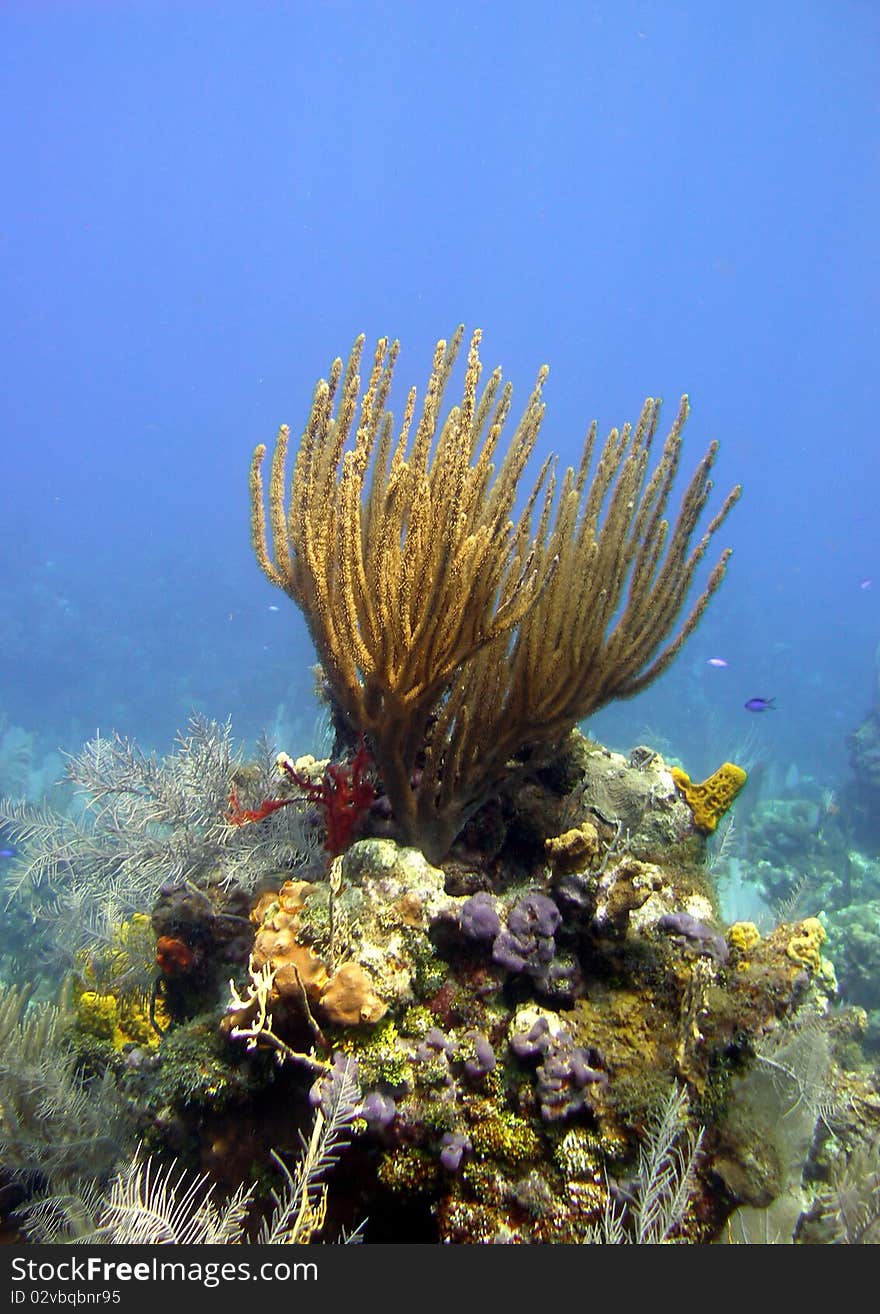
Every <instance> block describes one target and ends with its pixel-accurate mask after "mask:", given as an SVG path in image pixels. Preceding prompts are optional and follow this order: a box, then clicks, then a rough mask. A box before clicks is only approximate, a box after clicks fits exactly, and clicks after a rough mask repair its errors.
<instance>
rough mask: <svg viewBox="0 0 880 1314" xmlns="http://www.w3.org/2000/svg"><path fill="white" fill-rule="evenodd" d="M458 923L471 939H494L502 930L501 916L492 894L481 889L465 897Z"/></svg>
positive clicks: (464, 933)
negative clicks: (467, 897)
mask: <svg viewBox="0 0 880 1314" xmlns="http://www.w3.org/2000/svg"><path fill="white" fill-rule="evenodd" d="M458 924H459V926H460V927H461V931H462V934H463V935H466V936H467V938H468V939H469V940H494V939H495V936H496V935H497V934H498V932H499V931H500V930H501V918H500V917H499V916H498V913H497V911H496V908H495V900H494V898H493V897H492V895H491V894H488V893H487V892H486V891H485V890H479V891H478V892H477V893H476V894H472V895H471V897H470V898H469V899H465V901H464V903H463V904H462V905H461V908H460V909H459V914H458Z"/></svg>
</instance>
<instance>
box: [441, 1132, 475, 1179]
mask: <svg viewBox="0 0 880 1314" xmlns="http://www.w3.org/2000/svg"><path fill="white" fill-rule="evenodd" d="M440 1144H441V1146H442V1149H441V1151H440V1162H441V1163H442V1165H443V1167H444V1168H445V1169H446V1170H447V1172H450V1173H457V1172H458V1170H459V1168H460V1167H461V1161H462V1159H463V1158H464V1155H465V1152H466V1151H469V1150H471V1149H473V1146H472V1145H471V1138H470V1137H469V1136H463V1135H462V1133H461V1132H444V1133H443V1136H442V1138H441V1140H440Z"/></svg>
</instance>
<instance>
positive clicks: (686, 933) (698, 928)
mask: <svg viewBox="0 0 880 1314" xmlns="http://www.w3.org/2000/svg"><path fill="white" fill-rule="evenodd" d="M657 930H658V931H665V932H666V933H667V934H668V935H680V936H683V938H684V939H685V940H686V941H687V943H688V944H689V945H690V946H691V947H692V948H693V949H696V951H697V953H698V954H702V955H704V957H706V958H712V959H714V960H715V962H716V963H717V964H718V965H719V967H720V966H723V964H724V963H726V962H727V960H728V958H729V957H730V949H729V947H728V944H727V941H726V940H725V938H724V936H723V935H722V934H721V933H720V932H719V931H713V929H712V927H711V926H707V925H706V923H705V922H700V921H697V919H696V917H692V916H691V915H690V913H686V912H677V913H666V914H665V915H664V916H663V917H660V918H659V919H658V921H657Z"/></svg>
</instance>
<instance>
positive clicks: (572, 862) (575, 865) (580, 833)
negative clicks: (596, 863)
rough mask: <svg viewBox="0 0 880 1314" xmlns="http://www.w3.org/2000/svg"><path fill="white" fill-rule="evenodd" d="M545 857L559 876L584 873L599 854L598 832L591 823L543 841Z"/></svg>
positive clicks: (586, 822)
mask: <svg viewBox="0 0 880 1314" xmlns="http://www.w3.org/2000/svg"><path fill="white" fill-rule="evenodd" d="M544 848H545V849H546V850H547V857H548V858H549V859H550V861H551V863H552V864H553V869H554V871H556V872H557V873H558V874H559V875H562V876H565V875H567V874H568V873H569V872H576V871H584V870H586V868H587V867H589V865H590V863H591V861H592V860H593V858H594V857H596V855H597V854H598V852H599V832H598V830H597V829H596V827H595V826H594V825H593V823H592V821H582V822H581V824H580V825H579V826H573V827H572V828H571V829H570V830H565V831H563V832H562V834H561V835H554V836H553V837H552V838H551V839H548V840H545V841H544Z"/></svg>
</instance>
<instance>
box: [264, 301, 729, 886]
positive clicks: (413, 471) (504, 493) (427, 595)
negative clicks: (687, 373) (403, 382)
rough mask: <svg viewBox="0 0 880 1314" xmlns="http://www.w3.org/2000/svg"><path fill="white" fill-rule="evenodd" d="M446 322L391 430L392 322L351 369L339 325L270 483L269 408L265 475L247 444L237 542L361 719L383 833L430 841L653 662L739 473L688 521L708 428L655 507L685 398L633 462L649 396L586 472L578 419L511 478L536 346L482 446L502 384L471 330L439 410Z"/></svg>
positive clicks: (673, 458) (529, 423) (278, 450)
mask: <svg viewBox="0 0 880 1314" xmlns="http://www.w3.org/2000/svg"><path fill="white" fill-rule="evenodd" d="M462 339H463V329H462V328H461V327H459V329H458V330H457V331H456V333H455V334H454V336H453V338H452V339H451V341H449V342H446V341H441V342H439V343H438V344H437V348H436V351H435V353H434V360H433V366H432V369H431V373H430V376H429V379H428V383H427V387H426V389H425V392H424V397H423V399H422V401H421V404H420V405H419V404H418V403H417V396H416V390H415V389H412V390H411V391H410V392H409V394H408V395H407V399H406V402H405V405H404V411H403V417H402V421H401V423H400V425H399V427H398V428H397V430H396V432H395V424H394V419H393V416H392V414H391V412H390V411H389V410H388V409H387V401H388V395H389V392H390V389H391V383H392V376H393V373H394V368H395V365H396V362H397V357H398V350H399V349H398V344H397V343H396V342H393V343H392V342H389V341H388V339H385V338H382V339H380V340H379V342H378V343H377V346H376V350H375V353H374V356H373V361H372V365H371V366H370V367H369V372H368V377H367V381H366V386H365V387H364V388H362V387H361V378H360V367H361V353H362V350H363V345H364V339H363V337H360V338H358V339H357V340H356V342H355V345H354V347H353V349H352V351H351V354H350V355H349V357H348V360H347V362H346V363H345V364H344V365H343V362H342V360H341V359H337V360H336V361H334V363H333V366H332V368H331V370H330V374H329V377H328V379H326V380H324V379H322V380H319V382H318V384H317V385H316V388H315V393H314V399H313V403H312V409H311V412H310V414H309V417H308V420H307V421H306V426H305V429H304V431H303V435H302V438H301V441H300V445H299V448H298V451H297V453H296V456H295V458H294V461H293V471H292V475H291V476H290V479H289V487H288V476H287V473H286V471H287V463H288V449H289V446H290V430H289V428H288V426H287V425H282V426H281V428H280V429H279V431H278V436H277V439H276V443H275V450H274V453H273V457H272V463H271V473H270V477H269V485H268V495H266V492H265V491H264V484H263V475H262V467H263V462H264V459H265V456H266V449H265V447H264V446H259V447H258V448H257V449H256V451H255V453H254V458H253V462H252V465H251V478H250V486H251V521H252V537H253V544H254V549H255V552H256V555H257V560H258V561H259V564H260V566H261V568H262V570H263V572H264V573H265V575H266V576H267V578H268V579H269V580H270V581H271V582H272V583H273V584H276V585H277V586H278V587H279V588H281V589H283V590H284V591H285V592H286V593H287V594H288V595H289V596H290V597H291V598H292V599H293V600H294V602H296V603H297V605H298V606H299V607H300V608H301V609H302V611H303V614H304V615H305V618H306V621H307V623H308V626H309V629H310V632H311V635H312V638H313V640H314V643H315V647H316V649H317V651H318V655H319V657H320V660H321V663H322V666H323V670H324V676H325V679H326V681H327V685H328V687H329V692H330V695H331V697H332V700H333V703H334V705H335V708H336V709H337V711H338V713H339V715H340V717H341V718H342V720H343V721H344V722H345V724H346V726H347V728H348V731H349V735H350V736H353V735H355V734H364V735H366V737H367V741H368V743H369V745H370V749H371V752H372V754H373V757H374V759H375V763H376V768H377V772H378V777H379V780H380V782H381V787H382V789H383V791H384V795H385V797H386V798H387V801H388V804H389V809H390V813H391V816H392V818H393V824H394V828H395V834H396V837H397V838H398V839H400V840H401V841H402V842H403V843H405V844H412V845H416V846H417V847H419V848H421V849H422V851H423V852H424V853H425V854H426V856H427V857H428V858H429V859H430V860H431V861H434V862H436V861H438V860H439V859H441V858H443V857H445V856H446V854H447V853H448V852H449V849H450V847H451V845H452V843H453V841H454V840H455V838H456V836H457V835H458V834H459V833H460V831H461V830H462V828H463V826H464V825H465V823H466V822H467V821H468V819H469V818H470V817H471V816H472V815H473V814H474V813H475V812H476V811H477V810H478V809H479V808H480V807H481V806H482V805H483V804H484V803H485V802H486V801H487V800H488V799H490V798H492V797H493V796H497V795H498V793H499V791H503V790H506V789H509V788H510V786H511V784H512V782H513V780H514V778H515V777H516V776H518V775H522V774H524V773H525V772H526V771H527V770H529V771H534V769H535V767H536V766H537V765H538V760H539V758H540V757H542V756H543V757H545V758H548V759H549V757H550V756H552V751H553V748H554V747H555V745H557V744H558V743H559V742H560V740H561V739H562V738H563V737H564V736H565V734H567V732H568V731H569V730H570V729H571V728H572V727H573V726H574V725H575V724H576V723H577V722H578V721H579V720H582V719H583V718H585V717H586V716H588V715H589V714H590V713H591V712H594V711H595V710H596V709H597V708H599V707H601V706H603V705H604V704H605V703H608V702H609V701H611V700H612V699H615V698H628V697H631V696H632V695H633V694H636V693H638V692H639V691H640V690H642V689H644V688H646V687H647V685H649V684H650V683H651V682H652V681H653V680H655V679H656V678H657V676H659V675H660V674H661V673H662V672H663V671H665V670H666V668H667V667H668V666H669V664H670V662H672V660H673V659H674V657H675V655H676V654H677V652H678V651H679V649H680V648H681V646H682V644H683V643H684V642H685V640H686V639H687V637H688V635H689V634H690V633H691V632H692V631H693V629H694V628H695V626H696V625H697V623H698V621H699V619H700V617H701V616H702V614H703V612H704V610H705V608H706V606H707V604H708V602H709V599H710V598H711V596H712V594H713V593H714V592H715V591H716V589H717V588H718V586H719V585H720V583H721V580H722V578H723V576H724V571H725V566H726V563H727V560H728V557H729V555H730V551H729V549H725V550H724V551H723V552H722V553H721V555H720V558H719V560H718V562H717V564H716V565H715V567H714V569H713V570H712V571H711V572H710V573H709V575H708V578H707V580H706V582H705V585H704V587H703V590H702V592H701V593H700V594H699V596H698V597H697V598H696V600H695V601H694V602H693V603H692V605H691V607H690V610H689V611H687V612H684V608H685V601H686V597H687V594H688V592H689V589H690V587H691V585H692V583H693V582H694V579H695V576H696V573H697V570H698V567H699V566H700V564H701V562H702V560H703V557H704V556H705V553H706V551H707V548H708V546H709V543H710V541H711V539H712V537H713V535H714V534H715V533H716V531H717V530H718V529H719V527H720V526H721V524H722V522H723V521H724V519H725V518H726V516H727V514H728V512H729V511H730V509H731V507H732V506H733V504H734V502H735V501H736V500H737V498H738V496H739V491H740V490H739V488H738V487H736V488H734V489H733V490H732V492H731V493H730V494H729V495H728V496H727V498H726V499H725V500H724V501H723V502H722V504H721V506H720V508H719V509H718V511H717V512H716V514H715V515H714V516H713V517H712V518H711V519H710V520H709V522H708V524H707V525H706V526H705V529H704V530H703V532H702V534H701V535H700V536H699V537H696V539H695V536H696V535H697V533H698V525H699V522H700V519H701V516H702V513H703V511H704V509H705V507H706V503H707V501H708V498H709V493H710V491H711V488H712V481H711V478H710V472H711V469H712V466H713V464H714V461H715V456H716V451H717V444H715V443H711V444H710V446H709V449H708V451H707V452H706V454H705V456H704V457H703V459H702V460H701V461H700V463H699V464H698V466H697V468H696V471H695V473H694V474H693V476H692V478H691V480H690V482H689V483H688V485H687V487H686V489H685V492H684V495H683V499H682V502H681V506H680V509H679V512H678V517H677V519H676V520H675V522H674V524H672V525H671V526H670V523H669V521H668V520H667V518H666V509H667V503H668V500H669V497H670V494H671V491H672V485H673V481H674V479H675V475H676V471H677V468H678V464H679V457H680V449H681V442H682V431H683V428H684V424H685V420H686V418H687V414H688V403H687V398H682V401H681V404H680V406H679V409H678V413H677V415H676V417H675V419H674V421H673V424H672V428H671V430H670V432H669V435H668V437H667V438H666V440H665V442H664V444H663V447H662V451H661V454H660V457H659V460H658V462H657V464H656V465H655V467H654V469H653V470H650V468H649V458H650V452H651V446H652V443H653V441H654V439H655V436H656V432H657V427H658V423H659V414H660V403H659V402H658V401H656V400H654V399H652V398H649V399H648V400H647V401H646V402H645V404H644V406H643V408H642V411H641V414H640V416H639V418H638V420H637V422H636V423H635V424H634V425H631V424H625V425H624V426H623V428H622V429H620V430H618V429H612V430H611V432H610V434H609V436H608V438H607V439H606V441H605V443H604V445H602V446H601V448H600V450H599V452H598V458H597V460H596V464H595V470H594V471H593V473H592V477H591V474H590V472H591V467H592V465H593V455H594V448H595V447H596V437H597V427H596V425H595V424H593V425H592V426H591V427H590V429H589V432H588V435H587V439H586V442H585V445H584V448H583V452H582V455H581V460H580V464H579V466H578V468H577V470H575V469H568V470H566V471H565V473H564V474H563V475H562V476H561V478H559V479H557V474H556V469H555V463H554V461H553V459H552V458H548V459H547V460H545V461H544V463H543V465H542V467H541V469H540V472H539V474H538V476H537V478H536V479H535V481H534V483H533V484H532V486H531V488H530V490H529V491H528V492H527V493H525V494H524V492H523V490H522V489H521V487H520V485H521V482H522V479H523V476H524V473H525V469H526V465H527V463H528V461H529V458H530V456H531V455H532V453H533V451H534V448H535V446H536V443H537V438H538V432H539V428H540V424H541V420H542V417H543V414H544V402H543V389H544V384H545V382H546V378H547V373H548V370H547V367H546V366H542V367H541V369H540V370H539V371H538V377H537V380H536V383H535V386H534V388H533V390H532V392H531V394H530V396H529V398H528V400H527V402H526V406H525V409H524V411H523V413H522V415H521V417H520V419H519V420H518V422H517V423H516V425H515V426H514V427H513V431H512V433H511V435H510V438H509V441H508V444H507V448H506V451H503V449H502V447H501V442H502V435H503V432H504V428H505V425H506V423H507V421H508V418H509V414H510V410H511V402H512V396H511V388H510V385H509V384H505V385H502V381H501V372H500V370H497V369H496V370H494V371H493V372H492V373H491V374H490V375H489V377H488V380H487V381H486V382H485V383H484V384H483V385H482V386H481V374H482V365H481V362H480V356H479V348H480V340H481V334H480V332H479V331H477V332H475V333H474V334H473V336H472V338H471V341H470V346H469V348H468V352H467V363H466V367H465V371H464V387H463V391H462V395H461V399H460V401H459V402H458V403H457V404H456V405H454V406H452V407H450V409H449V410H448V412H447V414H446V416H445V418H443V416H442V408H443V401H444V394H445V392H446V390H447V388H448V386H449V383H450V378H451V375H452V373H453V369H454V366H455V363H456V358H457V356H458V353H459V350H460V347H461V343H462ZM520 501H521V502H522V503H523V509H522V510H521V511H520V512H519V514H518V515H515V511H514V508H515V506H516V505H517V504H518V502H520ZM267 505H268V530H269V531H270V533H271V550H270V538H269V534H268V533H267ZM683 612H684V619H683V620H679V618H680V617H681V615H682V613H683ZM676 626H677V627H678V628H677V629H676Z"/></svg>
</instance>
